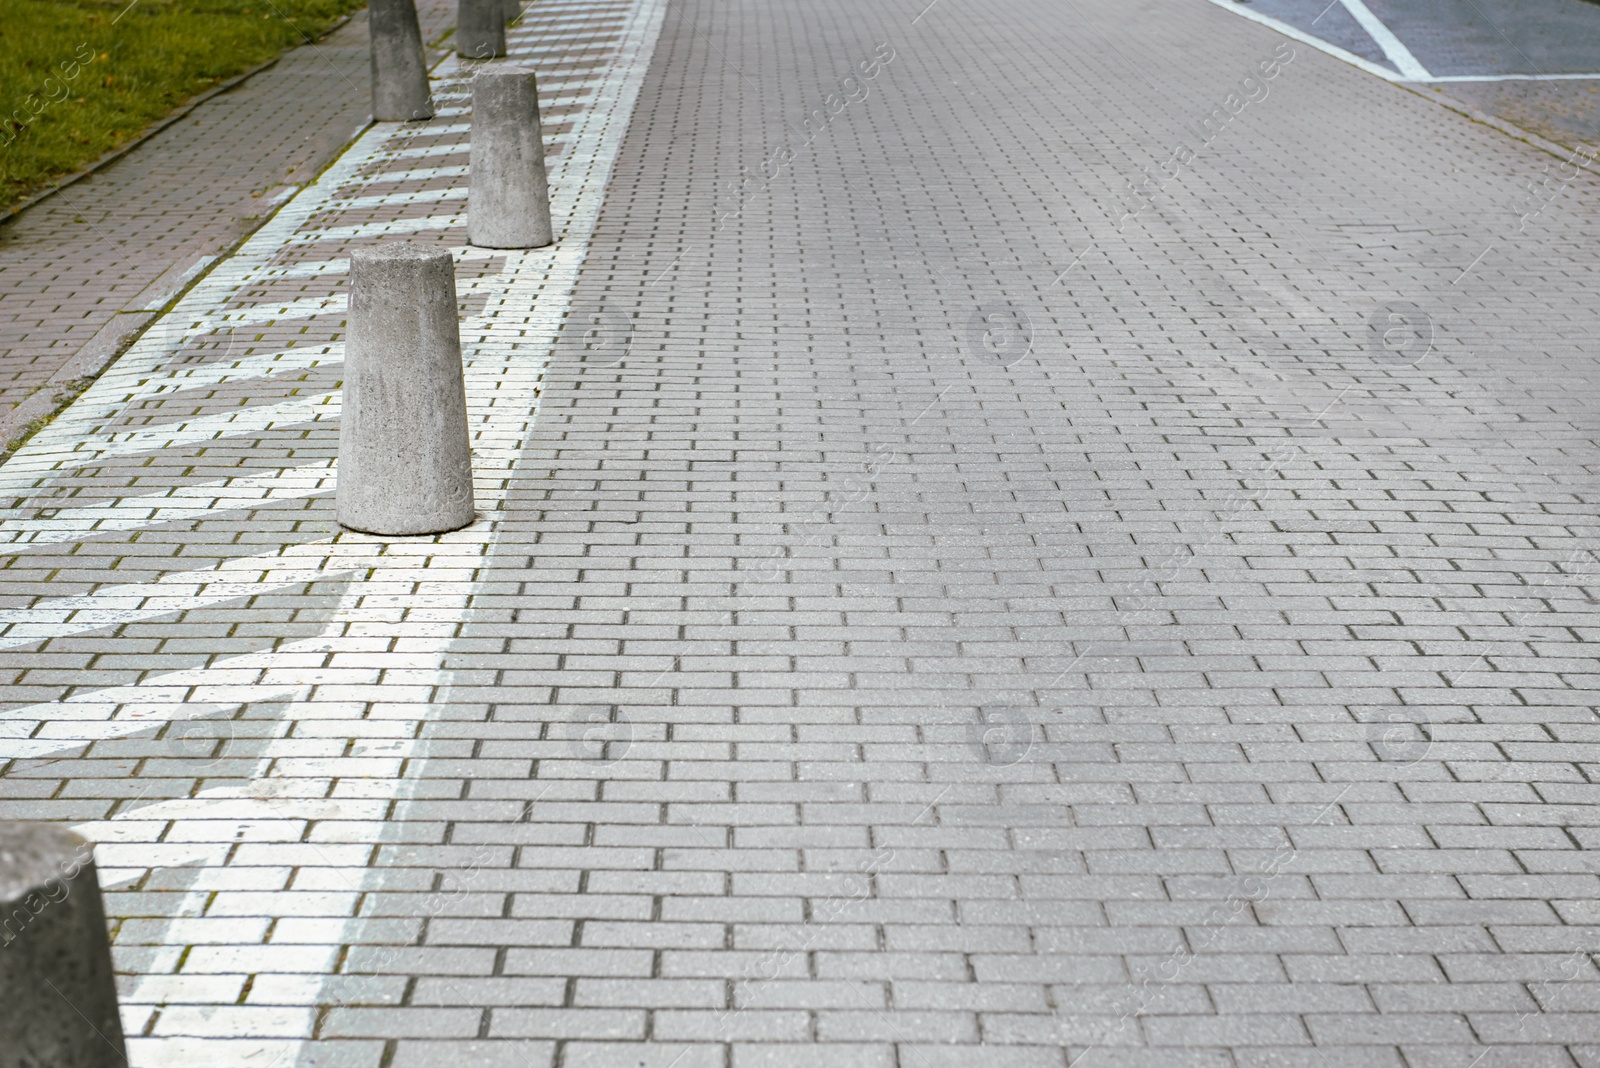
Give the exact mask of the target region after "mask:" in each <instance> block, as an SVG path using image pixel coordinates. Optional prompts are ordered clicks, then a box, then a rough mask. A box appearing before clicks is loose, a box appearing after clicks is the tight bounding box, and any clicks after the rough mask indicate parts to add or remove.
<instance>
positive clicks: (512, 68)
mask: <svg viewBox="0 0 1600 1068" xmlns="http://www.w3.org/2000/svg"><path fill="white" fill-rule="evenodd" d="M533 76H534V71H533V68H532V67H519V66H517V65H516V64H514V63H496V64H494V65H493V66H484V67H480V68H478V73H476V74H474V75H473V76H472V80H473V81H474V82H483V81H489V82H497V81H507V82H511V81H517V80H519V79H522V78H532V77H533Z"/></svg>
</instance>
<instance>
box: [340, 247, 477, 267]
mask: <svg viewBox="0 0 1600 1068" xmlns="http://www.w3.org/2000/svg"><path fill="white" fill-rule="evenodd" d="M450 259H451V256H450V246H448V245H436V244H429V243H426V242H422V241H383V242H380V243H378V244H376V245H368V246H366V247H365V248H358V249H354V250H352V251H351V253H350V262H351V264H352V265H354V264H357V263H362V264H377V263H433V262H436V261H438V260H450ZM452 262H453V261H452Z"/></svg>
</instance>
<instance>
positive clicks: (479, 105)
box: [467, 67, 555, 248]
mask: <svg viewBox="0 0 1600 1068" xmlns="http://www.w3.org/2000/svg"><path fill="white" fill-rule="evenodd" d="M467 174H468V176H469V188H468V191H467V243H468V244H472V245H480V246H482V247H484V248H538V247H540V246H541V245H548V244H550V242H552V241H554V240H555V233H554V231H553V230H552V228H551V226H550V188H549V185H548V184H547V183H546V181H545V173H544V134H543V131H541V130H540V128H539V85H538V82H537V81H536V80H535V78H534V76H533V71H531V70H528V69H527V68H526V67H493V68H486V69H484V70H480V71H479V72H478V73H477V74H476V75H474V76H473V79H472V152H471V155H470V156H469V159H468V164H467Z"/></svg>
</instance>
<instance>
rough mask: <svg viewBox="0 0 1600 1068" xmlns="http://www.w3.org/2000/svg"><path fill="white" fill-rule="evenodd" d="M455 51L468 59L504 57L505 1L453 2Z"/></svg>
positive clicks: (465, 0)
mask: <svg viewBox="0 0 1600 1068" xmlns="http://www.w3.org/2000/svg"><path fill="white" fill-rule="evenodd" d="M456 52H457V54H459V55H463V56H466V57H467V58H468V59H492V58H494V57H495V56H503V55H505V54H506V7H505V0H457V3H456Z"/></svg>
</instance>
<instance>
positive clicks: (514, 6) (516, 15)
mask: <svg viewBox="0 0 1600 1068" xmlns="http://www.w3.org/2000/svg"><path fill="white" fill-rule="evenodd" d="M505 7H506V25H507V26H509V25H511V24H512V23H513V22H515V21H517V20H518V19H520V18H521V17H522V0H505Z"/></svg>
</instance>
